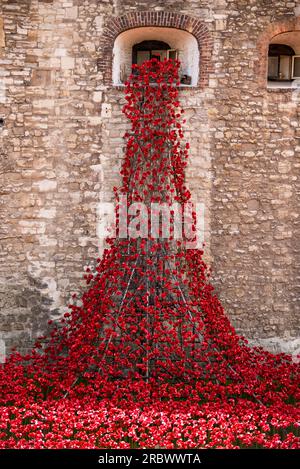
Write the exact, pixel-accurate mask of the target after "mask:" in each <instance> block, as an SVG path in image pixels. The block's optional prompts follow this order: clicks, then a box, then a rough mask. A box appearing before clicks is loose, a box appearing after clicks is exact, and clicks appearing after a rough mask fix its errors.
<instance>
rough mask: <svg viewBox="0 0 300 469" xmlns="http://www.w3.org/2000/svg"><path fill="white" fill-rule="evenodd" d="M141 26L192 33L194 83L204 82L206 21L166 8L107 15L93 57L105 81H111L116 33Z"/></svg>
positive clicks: (208, 42)
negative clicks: (195, 48) (195, 60)
mask: <svg viewBox="0 0 300 469" xmlns="http://www.w3.org/2000/svg"><path fill="white" fill-rule="evenodd" d="M144 26H156V27H165V28H176V29H182V30H184V31H187V32H189V33H191V34H192V35H193V36H195V38H196V40H197V42H198V46H199V53H200V65H199V80H198V86H200V88H204V87H205V86H207V84H208V78H209V74H210V73H211V72H212V61H211V56H212V45H213V44H212V39H211V35H210V32H209V31H208V29H207V27H206V25H205V24H204V23H203V22H202V21H201V20H199V19H198V18H193V17H191V16H188V15H183V14H180V13H172V12H166V11H154V12H150V11H141V12H132V13H128V14H126V15H124V16H119V17H110V18H109V19H108V20H107V22H106V25H105V27H104V31H103V35H102V39H101V43H100V48H99V53H100V56H99V58H98V60H97V66H98V70H99V71H101V72H102V73H103V82H104V84H105V85H108V86H109V85H111V84H112V50H113V46H114V42H115V39H116V37H117V36H118V35H119V34H120V33H122V32H124V31H127V30H129V29H133V28H141V27H144Z"/></svg>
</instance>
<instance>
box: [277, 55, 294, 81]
mask: <svg viewBox="0 0 300 469" xmlns="http://www.w3.org/2000/svg"><path fill="white" fill-rule="evenodd" d="M279 64H280V65H279V78H280V79H281V80H290V78H291V58H290V57H289V56H288V55H281V56H280V62H279Z"/></svg>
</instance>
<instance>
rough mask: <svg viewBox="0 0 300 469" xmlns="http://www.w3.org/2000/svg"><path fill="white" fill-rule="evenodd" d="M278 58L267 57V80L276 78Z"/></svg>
mask: <svg viewBox="0 0 300 469" xmlns="http://www.w3.org/2000/svg"><path fill="white" fill-rule="evenodd" d="M278 61H279V57H268V78H273V79H274V78H278Z"/></svg>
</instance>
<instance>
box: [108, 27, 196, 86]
mask: <svg viewBox="0 0 300 469" xmlns="http://www.w3.org/2000/svg"><path fill="white" fill-rule="evenodd" d="M153 57H156V58H157V59H158V60H164V59H165V58H166V59H169V58H170V59H178V60H179V61H180V71H179V75H180V81H181V84H182V85H192V86H196V85H197V83H198V77H199V47H198V42H197V39H196V38H195V36H193V35H192V34H191V33H188V32H187V31H183V30H181V29H176V28H165V27H156V26H155V27H154V26H153V27H152V26H145V27H140V28H133V29H129V30H127V31H124V32H123V33H121V34H119V36H118V37H117V38H116V40H115V43H114V49H113V84H114V85H120V84H124V82H125V81H126V80H127V78H128V76H129V75H130V74H131V67H132V64H141V63H143V62H144V61H145V60H148V59H150V58H153ZM200 66H201V65H200Z"/></svg>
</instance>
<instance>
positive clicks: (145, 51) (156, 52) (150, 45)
mask: <svg viewBox="0 0 300 469" xmlns="http://www.w3.org/2000/svg"><path fill="white" fill-rule="evenodd" d="M170 49H171V48H170V46H169V44H167V43H166V42H163V41H143V42H140V43H139V44H135V45H134V46H133V48H132V63H133V64H138V65H141V64H142V63H143V62H145V61H146V60H150V59H154V58H155V59H157V60H159V61H163V60H164V59H167V58H168V51H169V50H170Z"/></svg>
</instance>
